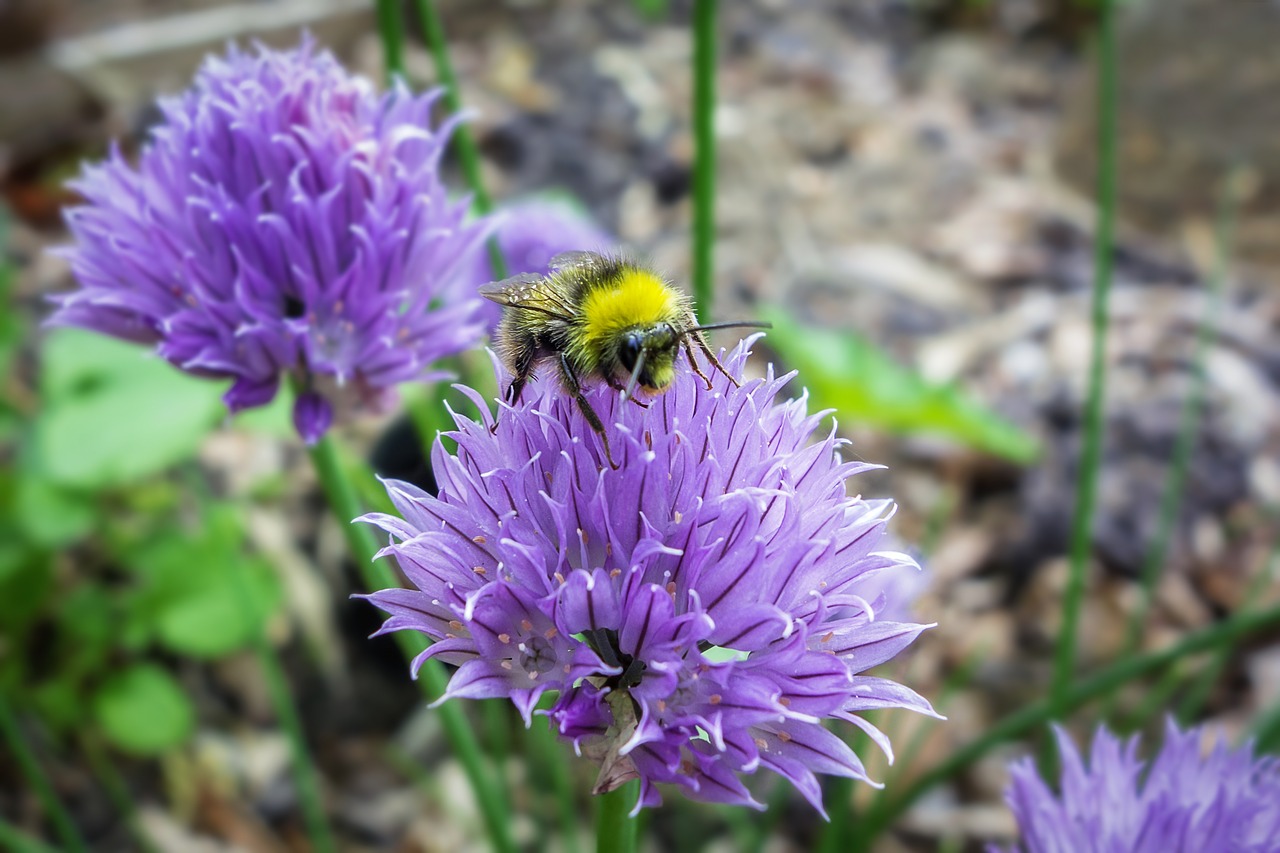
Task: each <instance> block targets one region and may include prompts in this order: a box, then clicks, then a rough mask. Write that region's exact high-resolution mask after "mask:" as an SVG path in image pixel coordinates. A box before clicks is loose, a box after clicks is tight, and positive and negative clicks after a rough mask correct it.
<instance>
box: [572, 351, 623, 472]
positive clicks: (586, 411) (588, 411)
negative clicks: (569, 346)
mask: <svg viewBox="0 0 1280 853" xmlns="http://www.w3.org/2000/svg"><path fill="white" fill-rule="evenodd" d="M560 378H561V380H562V381H563V382H564V387H565V389H566V390H567V391H568V392H569V393H570V394H572V395H573V399H574V400H575V401H577V403H578V408H579V409H580V410H582V416H583V417H584V418H586V419H587V423H588V424H589V425H590V426H591V429H592V431H594V432H595V434H596V435H598V436H600V442H601V443H602V444H603V445H604V456H605V458H606V459H608V460H609V467H610V468H612V469H613V470H615V471H617V470H618V464H617V463H616V462H614V461H613V453H612V451H610V450H609V436H608V435H607V434H606V433H605V431H604V424H603V423H601V421H600V416H599V415H597V414H596V410H595V409H593V408H591V404H590V403H588V402H587V398H586V397H584V396H583V394H582V386H581V385H580V384H578V377H577V376H576V375H575V374H574V372H573V368H572V367H570V366H569V359H568V358H567V357H566V356H565V354H564V353H560Z"/></svg>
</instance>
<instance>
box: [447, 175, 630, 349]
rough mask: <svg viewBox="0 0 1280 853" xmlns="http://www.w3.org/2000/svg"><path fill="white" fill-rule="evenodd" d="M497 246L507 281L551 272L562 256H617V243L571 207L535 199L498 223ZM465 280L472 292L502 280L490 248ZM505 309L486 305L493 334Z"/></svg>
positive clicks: (473, 261)
mask: <svg viewBox="0 0 1280 853" xmlns="http://www.w3.org/2000/svg"><path fill="white" fill-rule="evenodd" d="M494 219H495V223H496V224H495V233H496V236H497V239H498V246H499V248H501V249H502V258H503V260H504V261H505V262H506V266H507V275H517V274H519V273H538V274H539V275H546V274H547V273H548V272H550V265H551V259H552V258H554V257H555V256H556V255H559V254H561V253H562V252H576V251H587V252H602V253H605V254H608V253H610V252H611V251H613V250H615V249H616V247H617V245H618V241H617V240H616V239H615V238H614V237H613V236H612V235H610V234H609V233H608V232H607V231H605V230H604V229H602V228H601V227H600V226H598V225H596V223H595V222H594V221H593V220H592V219H591V218H590V217H589V216H587V214H586V213H584V212H581V211H579V210H578V208H577V207H575V206H574V205H573V204H571V203H570V202H568V201H564V200H557V199H554V198H531V199H525V200H523V201H518V202H515V203H513V204H509V205H506V206H504V207H503V208H502V209H501V210H499V211H498V213H497V214H496V215H495V217H494ZM468 261H469V263H468V264H467V268H466V272H465V273H464V275H463V280H464V281H465V283H466V285H467V286H468V287H470V288H472V289H474V288H477V287H479V286H480V285H482V284H486V283H488V282H491V281H493V280H495V279H496V278H498V276H497V274H496V273H495V272H494V269H493V264H492V263H491V261H490V260H489V251H488V247H487V246H480V247H479V248H478V249H477V250H476V251H474V252H472V253H471V255H470V256H469V258H468ZM501 316H502V307H501V306H500V305H498V304H497V303H494V302H485V308H484V317H485V321H486V323H487V324H488V327H489V329H490V330H492V329H494V328H495V327H496V326H497V325H498V320H499V318H500V317H501Z"/></svg>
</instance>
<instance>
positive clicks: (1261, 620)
mask: <svg viewBox="0 0 1280 853" xmlns="http://www.w3.org/2000/svg"><path fill="white" fill-rule="evenodd" d="M1276 626H1280V607H1273V608H1271V609H1269V610H1263V611H1257V612H1242V613H1237V614H1235V615H1233V616H1231V617H1230V618H1228V619H1225V620H1223V621H1222V622H1218V623H1217V624H1214V625H1210V626H1209V627H1207V628H1202V629H1200V630H1199V631H1196V632H1195V633H1192V634H1188V635H1186V636H1185V637H1183V638H1182V640H1181V641H1180V642H1178V643H1175V644H1174V645H1172V646H1169V647H1168V648H1165V649H1161V650H1160V651H1155V652H1149V653H1147V654H1143V655H1136V656H1134V657H1130V658H1122V659H1119V660H1117V661H1116V662H1115V663H1113V664H1111V665H1110V666H1107V667H1104V668H1103V669H1100V670H1098V671H1097V672H1096V673H1094V674H1093V675H1091V676H1089V677H1087V678H1084V679H1081V680H1080V681H1077V682H1075V683H1073V684H1069V685H1068V688H1067V692H1066V695H1065V697H1063V698H1062V700H1061V701H1060V702H1056V703H1055V702H1054V701H1053V700H1052V699H1051V698H1050V699H1042V700H1040V701H1038V702H1034V703H1032V704H1030V705H1027V706H1025V707H1023V708H1022V709H1021V710H1019V711H1015V712H1014V713H1012V714H1010V715H1008V716H1007V717H1004V718H1003V719H1001V720H1000V721H998V722H997V723H996V724H995V725H993V726H991V727H990V728H988V729H987V731H986V733H985V734H983V735H982V736H981V737H979V738H977V739H975V740H972V741H970V742H969V743H968V744H966V745H965V746H963V747H961V748H960V749H958V750H956V751H955V752H953V753H951V755H949V756H948V757H947V758H946V759H944V760H943V761H942V762H941V763H939V764H938V765H937V766H936V767H934V768H933V769H931V770H929V771H928V772H926V773H924V774H923V775H921V776H919V777H917V778H916V779H914V780H913V781H912V782H911V783H910V784H909V785H908V786H907V787H906V788H905V789H904V790H903V791H902V792H901V793H900V794H899V795H898V796H896V797H894V798H893V799H891V800H882V801H881V802H880V803H878V804H877V806H876V807H875V808H873V809H872V810H871V811H870V812H868V813H867V815H866V816H865V818H864V819H863V821H862V822H861V823H860V824H859V825H858V827H857V830H858V836H857V839H856V841H857V843H855V844H854V846H853V847H852V848H850V849H852V850H869V849H870V843H871V840H872V839H874V838H875V837H876V835H878V834H879V833H880V832H882V831H883V830H884V829H885V828H887V827H888V826H890V825H891V824H892V823H893V821H894V820H895V819H896V818H897V817H898V816H899V815H901V814H902V813H903V812H904V811H906V810H907V809H908V808H909V807H910V806H911V804H912V803H914V802H915V801H916V800H918V799H919V798H920V797H921V795H923V794H924V793H925V792H926V791H928V790H929V789H930V788H932V787H933V786H934V785H937V784H939V783H941V782H944V781H946V780H947V779H950V778H951V777H952V776H954V775H956V774H957V773H959V772H960V771H961V770H962V769H964V768H965V767H967V766H969V765H970V764H972V763H973V762H975V761H977V760H978V759H979V758H981V757H982V756H984V755H986V754H987V753H988V752H990V751H991V749H992V748H993V747H995V746H997V745H999V744H1001V743H1004V742H1005V741H1009V740H1012V739H1014V738H1017V737H1021V736H1024V735H1026V734H1028V733H1029V732H1032V731H1034V730H1035V729H1036V728H1038V727H1039V726H1041V725H1043V724H1044V723H1045V722H1047V721H1049V720H1052V719H1055V718H1058V717H1059V716H1060V714H1062V713H1064V712H1070V711H1073V710H1075V709H1076V708H1079V707H1080V706H1082V705H1084V704H1085V703H1086V702H1090V701H1092V700H1094V699H1097V698H1098V697H1099V696H1104V695H1106V694H1107V693H1109V692H1110V691H1112V690H1115V689H1117V688H1118V687H1120V686H1121V685H1123V684H1125V683H1126V682H1129V681H1132V680H1133V679H1135V678H1140V677H1142V676H1144V675H1146V674H1147V673H1150V672H1152V671H1154V670H1158V669H1161V668H1162V667H1165V666H1168V665H1170V664H1172V663H1176V662H1177V661H1178V660H1179V659H1181V658H1184V657H1186V656H1187V655H1193V654H1197V653H1199V652H1203V651H1206V650H1209V649H1218V648H1225V647H1227V646H1228V645H1233V644H1234V643H1236V642H1237V641H1238V640H1239V639H1240V638H1242V637H1244V636H1246V635H1248V634H1251V633H1254V632H1257V631H1261V630H1264V629H1271V628H1275V627H1276Z"/></svg>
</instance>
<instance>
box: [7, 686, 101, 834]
mask: <svg viewBox="0 0 1280 853" xmlns="http://www.w3.org/2000/svg"><path fill="white" fill-rule="evenodd" d="M0 729H3V730H4V739H5V740H6V741H7V742H8V744H9V748H10V749H12V750H13V755H14V757H15V758H16V759H17V760H18V768H19V769H20V770H21V771H22V775H23V777H24V778H25V779H26V780H27V784H28V785H30V786H31V787H32V789H33V790H35V792H36V796H37V797H39V798H40V804H41V805H42V806H43V807H44V810H45V814H46V815H47V816H48V818H49V820H51V821H53V826H54V829H55V830H56V831H57V833H58V837H59V838H61V839H62V846H63V847H64V848H66V849H67V850H71V851H75V853H87V851H88V848H87V847H86V846H85V843H84V839H83V838H82V837H81V836H80V831H79V830H78V829H76V825H75V823H74V822H73V821H72V820H71V815H70V814H69V813H68V812H67V809H66V807H65V806H63V805H62V801H61V800H60V799H58V794H57V792H56V791H55V790H54V788H53V783H51V782H50V781H49V777H48V776H46V775H45V773H44V770H42V769H41V767H40V763H39V762H38V761H36V757H35V753H33V752H32V751H31V748H30V747H29V746H28V745H27V741H26V738H24V737H23V736H22V731H21V730H20V729H19V728H18V721H17V719H15V718H14V716H13V709H11V708H10V707H9V699H8V697H7V696H5V695H4V693H3V692H0Z"/></svg>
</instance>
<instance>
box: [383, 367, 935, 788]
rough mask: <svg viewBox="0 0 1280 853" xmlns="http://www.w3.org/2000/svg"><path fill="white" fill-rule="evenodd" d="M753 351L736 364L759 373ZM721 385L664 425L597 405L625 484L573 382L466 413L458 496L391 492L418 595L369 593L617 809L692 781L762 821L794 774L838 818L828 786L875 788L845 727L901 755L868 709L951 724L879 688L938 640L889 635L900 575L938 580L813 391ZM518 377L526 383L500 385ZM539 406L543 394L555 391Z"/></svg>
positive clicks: (393, 547)
mask: <svg viewBox="0 0 1280 853" xmlns="http://www.w3.org/2000/svg"><path fill="white" fill-rule="evenodd" d="M748 345H749V342H745V343H743V344H741V345H739V346H738V347H737V348H736V349H735V350H734V351H733V352H732V353H731V354H730V355H729V356H728V358H727V359H726V367H727V369H728V370H729V371H730V372H731V373H732V374H733V375H735V376H739V377H740V376H741V375H742V370H743V365H744V362H745V361H746V358H747V353H748ZM713 376H714V380H713V382H714V387H713V388H712V389H710V390H708V389H707V387H706V385H705V384H704V383H703V382H702V381H701V380H700V379H698V378H696V377H695V376H694V375H693V374H692V373H691V372H690V371H687V370H685V371H682V372H680V373H679V374H678V375H677V378H676V380H675V382H674V383H673V385H672V387H671V389H670V390H669V391H668V392H667V393H665V394H663V395H661V396H657V397H654V398H651V399H650V400H649V403H650V405H649V407H648V408H647V409H644V408H641V407H639V406H636V405H634V404H633V403H631V402H628V401H623V400H620V399H619V395H618V393H617V392H616V391H614V390H612V389H610V388H608V387H606V386H604V384H603V383H600V384H599V387H592V388H589V389H588V390H587V392H586V393H587V397H588V399H589V401H590V403H591V405H592V406H593V407H594V408H595V410H596V412H598V413H599V415H600V417H601V419H602V420H603V421H604V423H605V424H606V429H607V432H608V436H609V442H610V444H611V445H612V447H613V452H614V457H615V459H616V460H617V461H619V462H620V467H619V468H618V470H613V469H612V468H611V467H610V466H609V465H608V464H607V463H606V460H605V457H604V451H603V449H602V446H601V442H600V441H599V439H598V438H597V437H596V435H595V434H594V433H593V432H592V431H591V428H590V427H589V425H588V424H587V422H586V420H585V419H584V417H583V416H582V414H581V412H580V410H579V409H578V407H577V406H576V405H575V403H574V401H573V399H572V398H571V397H570V396H569V395H568V394H566V393H564V392H563V390H561V389H559V388H558V387H556V385H555V383H554V382H552V381H544V382H541V383H535V384H534V385H533V386H530V387H529V388H526V392H525V395H524V401H523V402H521V403H519V404H517V405H515V406H505V405H503V406H502V407H501V409H500V413H499V416H498V419H497V422H496V424H495V423H494V420H493V416H492V415H491V414H490V412H489V410H488V408H487V407H486V406H485V405H484V402H483V400H482V399H481V398H480V396H479V395H478V394H477V393H475V392H471V393H470V396H471V399H472V400H473V401H474V402H475V404H476V405H477V406H478V408H479V409H480V410H481V412H482V413H483V414H482V420H480V421H473V420H469V419H467V418H465V417H460V416H459V417H456V418H455V420H456V423H457V427H458V428H457V431H456V432H454V433H452V434H451V435H452V438H453V439H454V440H455V441H456V442H457V448H456V450H454V451H449V450H447V449H446V446H445V445H444V444H442V443H441V442H437V443H436V444H435V447H434V448H433V453H432V463H433V467H434V470H435V477H436V481H437V482H438V483H439V488H440V491H439V495H438V496H432V495H430V494H427V493H425V492H423V491H421V490H420V489H417V488H416V487H414V486H411V485H409V484H406V483H401V482H395V481H391V482H388V483H387V487H388V491H389V493H390V495H391V499H392V501H393V503H394V504H395V507H396V509H397V511H398V513H399V515H386V514H373V515H369V516H366V517H365V518H364V519H363V520H364V521H367V522H371V523H374V524H376V525H378V526H379V527H381V528H382V529H384V530H386V531H388V532H389V533H390V534H391V536H392V544H390V545H389V547H387V548H386V549H384V551H383V552H382V553H383V554H389V555H394V556H395V557H396V559H397V560H398V562H399V565H400V567H401V568H402V570H403V572H404V575H405V576H406V578H407V579H408V581H409V583H410V585H411V586H410V588H407V589H387V590H382V591H379V592H376V593H374V594H372V595H370V596H368V598H369V599H370V600H371V601H373V603H375V604H377V605H378V606H379V607H381V608H382V609H384V610H386V611H387V612H388V613H389V614H390V616H389V618H388V619H387V621H386V623H385V624H384V626H383V628H382V629H381V631H380V632H379V633H386V632H390V631H397V630H413V631H420V632H422V633H423V634H426V635H427V636H428V637H430V638H431V639H432V640H434V641H435V644H434V645H432V646H431V647H430V648H428V649H427V650H426V651H425V652H423V653H422V655H420V657H419V659H418V660H417V661H415V663H414V673H415V675H416V672H417V668H418V667H420V666H421V665H422V663H423V662H424V661H425V660H426V659H428V658H433V657H434V658H436V659H438V660H441V661H445V662H447V663H450V664H454V665H456V666H457V667H458V669H457V671H456V672H455V673H454V674H453V676H452V680H451V681H450V682H449V687H448V690H447V692H446V694H445V696H444V697H443V699H442V700H441V701H443V700H444V699H450V698H473V699H485V698H498V697H502V698H508V699H510V700H511V701H512V702H513V703H514V704H515V705H516V706H517V708H518V709H519V711H520V713H521V714H522V715H523V716H524V718H525V721H526V724H529V723H530V722H531V718H532V715H533V714H534V712H535V706H536V705H537V704H538V702H539V699H540V698H541V697H542V696H543V694H544V693H548V692H552V693H554V694H555V701H554V703H553V704H552V705H551V706H550V708H549V710H547V711H545V712H542V711H539V713H546V714H548V715H549V717H550V718H551V720H552V722H553V724H554V726H555V729H556V731H557V732H558V733H559V735H560V736H561V737H562V738H564V739H565V740H567V741H570V742H572V743H573V744H574V746H575V748H576V749H577V750H578V752H579V754H584V755H587V756H588V757H590V758H592V759H594V760H596V761H598V762H599V763H600V765H601V768H600V775H599V778H598V781H597V784H596V792H597V793H603V792H605V791H608V790H612V789H613V788H615V787H617V786H618V785H620V784H622V783H623V782H625V781H627V780H629V779H632V778H637V777H638V778H639V779H640V780H641V789H640V791H641V792H640V797H639V800H638V802H637V804H636V809H637V810H638V809H639V808H641V807H644V806H652V805H656V804H658V803H659V802H661V797H660V795H659V793H658V790H657V788H656V787H655V785H656V784H658V783H671V784H674V785H676V786H679V788H681V789H683V791H684V792H685V793H686V794H687V795H689V796H691V797H693V798H696V799H700V800H707V801H712V802H722V803H737V804H745V805H749V806H753V807H757V808H759V807H761V806H760V804H759V803H757V802H756V801H755V800H754V799H753V797H752V795H751V793H750V792H749V791H748V789H747V788H746V786H745V785H744V782H743V776H745V775H749V774H752V773H755V772H756V771H758V770H761V769H765V770H770V771H772V772H774V773H777V774H778V775H780V776H782V777H783V778H785V779H787V780H788V781H790V782H791V783H792V784H794V785H795V787H796V788H797V789H799V791H800V792H801V793H802V794H803V795H804V796H805V797H806V798H807V799H808V800H809V801H810V802H811V803H812V804H813V805H814V806H815V807H816V808H818V809H819V810H821V809H822V802H821V791H820V787H819V783H818V779H817V774H830V775H835V776H846V777H853V778H857V779H863V780H866V779H867V775H866V772H865V770H864V766H863V764H862V762H861V761H860V760H859V758H858V756H857V755H856V754H855V753H854V752H853V751H852V750H851V749H850V748H849V747H848V746H847V745H846V744H845V742H844V741H843V740H841V739H840V738H839V737H837V736H836V735H835V734H832V733H831V732H829V731H828V730H827V729H826V728H824V727H823V721H824V720H827V719H840V720H845V721H848V722H850V723H852V724H853V725H855V726H857V727H859V728H861V729H862V730H863V731H866V732H867V733H868V734H869V735H870V736H871V738H872V739H873V740H874V741H875V742H876V743H877V744H879V745H880V747H882V748H883V749H884V750H885V752H886V753H888V754H889V755H890V757H892V753H891V750H890V745H889V742H888V740H887V738H886V737H885V736H884V735H883V734H882V733H881V732H880V731H879V730H877V729H876V728H875V727H874V726H872V725H871V724H870V723H868V722H867V721H866V720H864V719H863V718H862V717H860V716H859V714H860V713H861V712H863V711H868V710H871V709H880V708H908V709H912V710H915V711H918V712H921V713H925V714H933V711H932V709H931V707H930V706H929V704H928V702H927V701H925V700H924V699H923V698H921V697H920V696H919V695H917V694H916V693H915V692H913V691H912V690H910V689H908V688H907V687H905V686H903V685H901V684H898V683H895V682H893V681H890V680H888V679H885V678H880V677H875V676H870V675H865V674H864V673H865V672H866V670H868V669H870V668H872V667H874V666H876V665H877V664H880V663H883V662H885V661H887V660H889V659H890V658H892V657H893V656H894V655H896V654H897V653H898V652H899V651H901V650H902V649H904V648H905V647H906V646H907V645H909V644H910V643H911V642H912V641H913V640H914V639H915V638H916V637H917V636H918V635H919V634H920V632H921V631H922V630H924V629H925V628H926V627H928V626H925V625H919V624H912V623H900V622H892V621H886V620H883V619H881V618H879V613H880V612H881V611H882V610H884V609H885V608H886V606H887V604H888V602H887V601H886V600H885V598H884V596H882V595H881V596H877V597H875V598H870V599H869V597H868V596H867V595H864V592H865V591H866V590H867V589H870V588H871V587H872V586H879V585H878V584H876V583H875V581H876V576H877V575H879V574H883V573H888V572H902V571H905V572H914V571H917V570H918V567H917V566H916V565H915V563H914V561H913V560H911V558H910V557H907V556H906V555H904V554H899V553H893V552H886V551H880V550H877V546H878V545H880V544H882V539H883V537H884V530H885V524H886V521H887V520H888V518H889V516H890V515H891V514H892V511H893V504H892V502H891V501H887V500H864V499H862V498H859V497H849V496H848V495H847V494H846V482H845V481H846V480H847V479H848V478H849V477H851V476H853V475H855V474H857V473H858V472H860V471H864V470H866V469H868V468H871V467H875V466H871V465H867V464H864V463H861V462H852V461H842V460H841V459H840V456H839V453H838V449H839V447H840V446H841V444H842V441H841V440H839V439H837V438H836V437H835V435H834V430H833V431H832V432H831V433H829V434H827V435H826V437H825V438H819V440H817V441H813V440H812V439H813V438H814V433H815V430H816V429H817V427H818V424H819V422H820V420H821V419H822V415H821V414H811V413H809V412H808V411H807V404H806V400H805V399H804V398H803V397H802V398H800V399H797V400H792V401H783V400H780V399H779V393H780V392H781V390H782V388H783V386H784V385H785V384H786V383H787V381H788V379H789V378H790V377H781V378H778V377H775V376H774V375H773V373H772V370H770V372H769V374H768V375H767V376H766V377H765V378H763V379H755V380H752V381H748V382H746V383H745V384H744V385H743V387H741V388H738V387H734V386H733V384H732V383H730V382H729V380H728V379H727V378H725V377H724V376H722V375H720V374H718V373H716V374H713ZM500 379H503V380H504V381H505V378H504V377H500ZM535 389H536V390H535Z"/></svg>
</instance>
